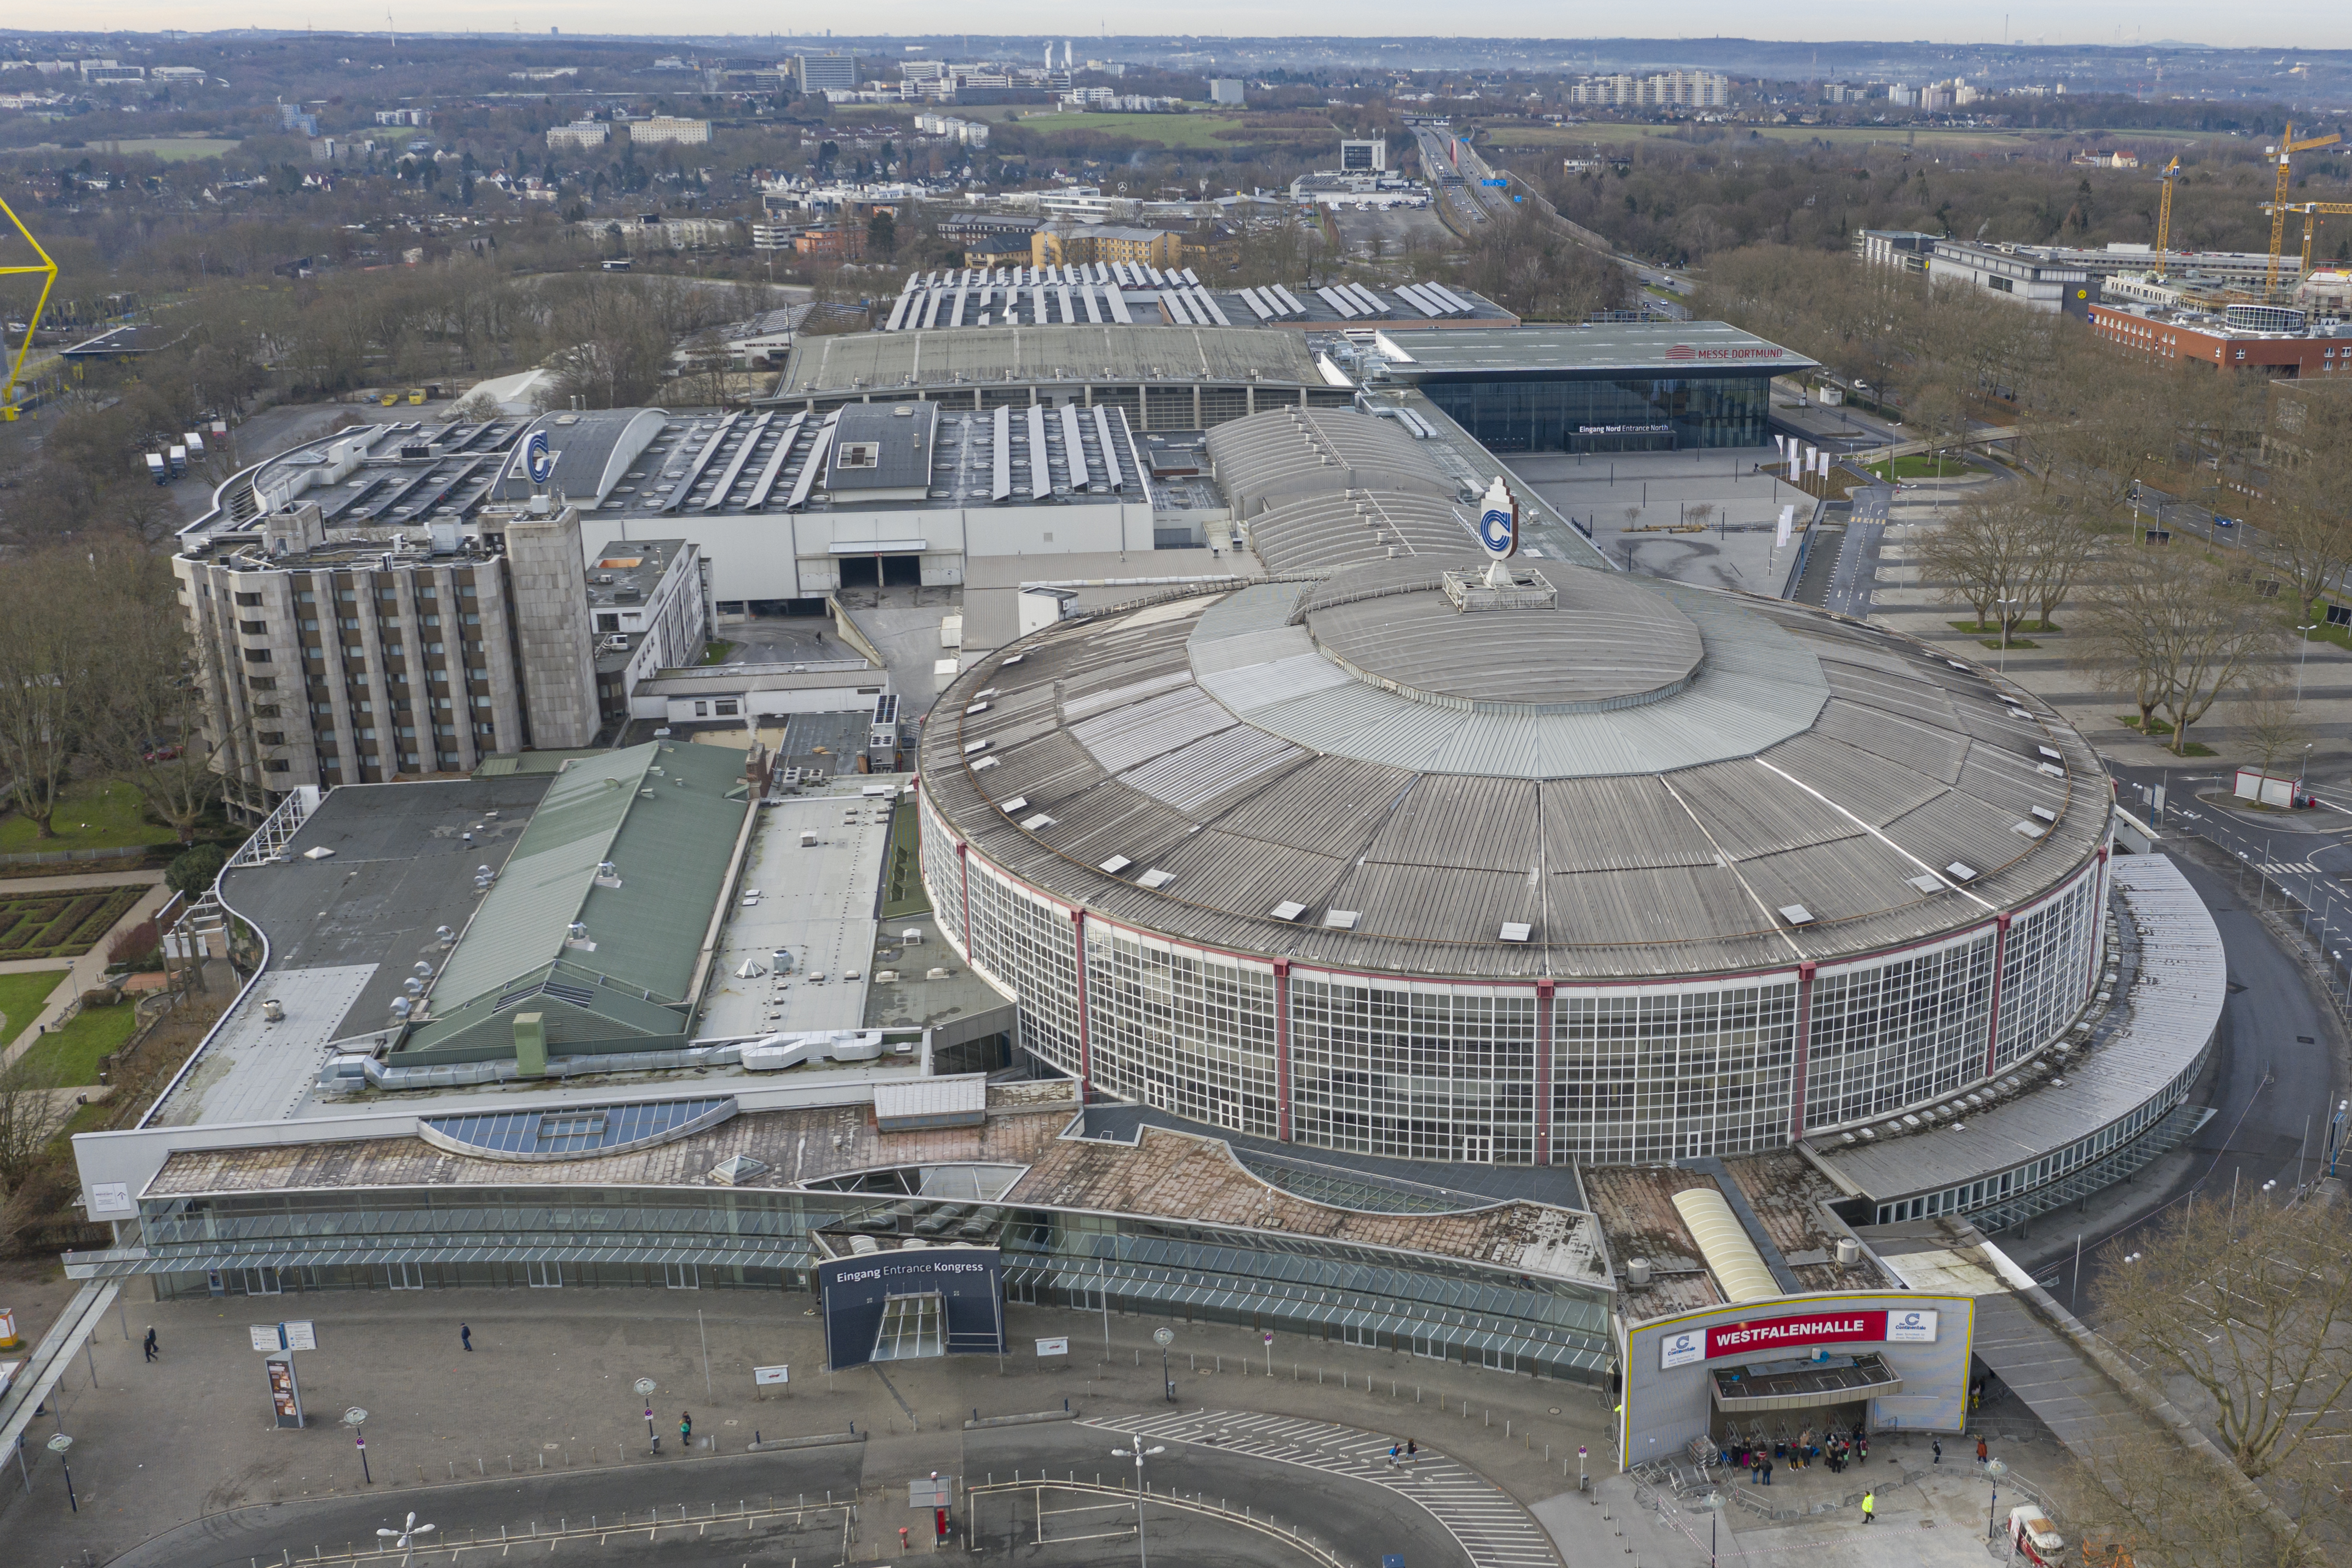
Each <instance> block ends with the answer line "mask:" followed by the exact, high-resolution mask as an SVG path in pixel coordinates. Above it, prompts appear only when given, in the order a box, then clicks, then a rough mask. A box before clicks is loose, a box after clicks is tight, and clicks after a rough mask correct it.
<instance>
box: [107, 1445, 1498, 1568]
mask: <svg viewBox="0 0 2352 1568" xmlns="http://www.w3.org/2000/svg"><path fill="white" fill-rule="evenodd" d="M1120 1440H1121V1439H1120V1437H1119V1435H1118V1434H1117V1433H1113V1432H1105V1431H1102V1430H1099V1429H1097V1428H1094V1427H1075V1426H1066V1425H1061V1424H1058V1423H1056V1424H1051V1425H1042V1426H1037V1427H1016V1428H1007V1429H1003V1430H992V1431H987V1432H980V1433H973V1434H971V1435H969V1436H968V1437H966V1439H965V1444H964V1448H965V1458H964V1479H965V1481H966V1483H967V1484H981V1483H985V1482H987V1481H989V1480H991V1479H994V1480H996V1481H1010V1480H1013V1479H1014V1477H1015V1473H1016V1472H1020V1473H1022V1475H1023V1476H1024V1478H1034V1477H1037V1476H1039V1475H1040V1474H1042V1473H1046V1472H1050V1473H1052V1474H1055V1475H1061V1476H1071V1475H1075V1476H1076V1478H1077V1479H1079V1480H1081V1481H1094V1480H1096V1479H1100V1480H1102V1481H1103V1482H1105V1483H1107V1484H1114V1485H1115V1484H1117V1482H1118V1479H1119V1478H1120V1477H1121V1476H1122V1475H1124V1476H1128V1477H1131V1476H1132V1474H1133V1468H1132V1464H1131V1461H1128V1460H1123V1459H1118V1458H1113V1457H1112V1455H1111V1453H1110V1450H1111V1449H1112V1448H1117V1447H1118V1446H1119V1444H1120ZM1164 1447H1165V1448H1166V1452H1165V1453H1163V1454H1161V1455H1159V1456H1156V1457H1154V1458H1151V1459H1150V1472H1149V1475H1150V1482H1151V1484H1152V1486H1153V1487H1154V1488H1155V1489H1157V1490H1163V1491H1164V1490H1171V1489H1172V1490H1177V1491H1180V1492H1183V1493H1186V1494H1193V1493H1198V1494H1201V1495H1202V1496H1203V1497H1204V1498H1205V1499H1206V1500H1210V1501H1212V1502H1215V1503H1217V1504H1219V1505H1220V1506H1227V1507H1230V1508H1233V1509H1235V1510H1242V1509H1246V1510H1248V1511H1250V1512H1251V1513H1252V1514H1253V1515H1255V1517H1256V1518H1259V1519H1265V1518H1269V1517H1270V1518H1272V1519H1274V1520H1276V1521H1279V1522H1280V1523H1282V1524H1283V1525H1285V1526H1286V1527H1287V1528H1289V1529H1292V1530H1295V1531H1305V1532H1307V1533H1309V1534H1311V1535H1312V1536H1313V1537H1314V1538H1315V1539H1317V1540H1318V1542H1323V1543H1325V1544H1326V1545H1328V1547H1329V1548H1330V1549H1332V1550H1334V1551H1336V1552H1338V1553H1339V1555H1340V1556H1341V1557H1342V1558H1343V1559H1345V1560H1347V1561H1349V1562H1354V1563H1377V1562H1379V1561H1380V1560H1381V1556H1382V1555H1383V1554H1385V1553H1389V1552H1402V1553H1403V1554H1404V1557H1405V1560H1406V1561H1407V1562H1408V1563H1412V1568H1466V1564H1467V1563H1468V1562H1469V1559H1468V1556H1467V1554H1466V1553H1465V1552H1464V1551H1463V1549H1462V1547H1461V1546H1460V1544H1459V1543H1458V1542H1455V1541H1454V1539H1453V1538H1452V1537H1451V1536H1450V1535H1449V1534H1448V1533H1447V1532H1446V1531H1445V1530H1444V1527H1443V1526H1442V1525H1440V1524H1439V1523H1438V1522H1437V1521H1436V1520H1435V1519H1433V1517H1432V1516H1431V1515H1430V1514H1428V1513H1427V1512H1425V1511H1423V1510H1422V1509H1420V1508H1419V1507H1418V1506H1416V1505H1414V1504H1413V1503H1412V1502H1410V1501H1408V1500H1404V1499H1402V1498H1401V1497H1399V1496H1397V1495H1396V1494H1395V1493H1393V1492H1391V1491H1390V1490H1387V1489H1385V1488H1381V1487H1378V1486H1372V1485H1369V1484H1367V1483H1365V1482H1362V1481H1359V1480H1355V1479H1349V1478H1347V1477H1343V1476H1332V1475H1326V1474H1322V1473H1320V1472H1318V1471H1315V1470H1309V1469H1300V1468H1296V1467H1290V1466H1283V1465H1270V1464H1266V1463H1263V1462H1260V1461H1256V1460H1253V1459H1251V1458H1247V1457H1245V1456H1243V1455H1240V1454H1230V1453H1223V1452H1219V1451H1217V1450H1214V1449H1211V1448H1200V1447H1196V1446H1192V1445H1188V1444H1182V1443H1172V1442H1171V1443H1168V1444H1166V1445H1164ZM866 1454H867V1449H866V1445H864V1444H843V1445H839V1446H836V1447H831V1448H807V1449H797V1450H792V1451H788V1452H784V1453H780V1454H756V1455H730V1456H726V1457H723V1458H699V1459H691V1460H684V1461H681V1462H679V1463H677V1464H676V1465H655V1466H636V1467H632V1468H629V1469H604V1470H594V1471H587V1472H573V1473H570V1474H551V1475H548V1476H545V1477H532V1478H530V1479H523V1480H510V1479H493V1480H489V1481H480V1482H474V1483H466V1482H459V1483H457V1484H456V1485H452V1486H433V1487H407V1488H402V1489H400V1490H386V1491H384V1492H382V1493H380V1494H379V1495H376V1496H373V1497H358V1498H351V1497H345V1498H330V1499H319V1500H298V1501H289V1502H285V1503H273V1504H264V1505H257V1506H255V1507H250V1508H243V1509H238V1510H236V1511H231V1512H227V1513H221V1514H215V1515H213V1516H211V1517H210V1518H207V1519H203V1520H199V1521H194V1523H191V1524H188V1525H185V1526H183V1527H182V1528H180V1529H178V1530H174V1531H168V1532H166V1533H164V1534H163V1535H159V1536H156V1537H155V1538H153V1539H152V1540H150V1541H148V1542H144V1543H142V1545H140V1546H137V1547H135V1548H133V1549H132V1550H131V1551H130V1552H125V1553H123V1554H122V1555H121V1557H118V1558H116V1559H115V1560H114V1562H113V1563H112V1564H110V1568H251V1564H253V1563H256V1562H264V1563H267V1562H274V1561H283V1560H284V1557H285V1556H286V1554H289V1553H290V1554H291V1556H292V1557H293V1558H294V1559H295V1560H296V1561H298V1562H299V1561H300V1560H302V1559H305V1558H310V1557H312V1556H313V1555H314V1554H316V1553H320V1552H323V1553H324V1554H325V1557H326V1560H327V1561H328V1562H329V1563H332V1561H333V1560H334V1558H335V1557H336V1556H337V1555H338V1554H339V1553H343V1552H348V1551H349V1550H351V1549H352V1548H354V1547H357V1548H359V1549H361V1550H365V1549H366V1548H368V1547H369V1546H371V1545H373V1543H374V1542H376V1540H377V1537H376V1531H378V1530H380V1529H393V1530H397V1529H400V1528H402V1527H403V1525H404V1523H406V1522H407V1521H408V1517H409V1515H410V1514H411V1512H412V1511H413V1512H414V1514H415V1521H417V1522H420V1523H429V1524H431V1525H433V1526H434V1527H435V1528H434V1531H432V1535H431V1538H430V1541H431V1542H432V1544H431V1545H430V1546H427V1547H421V1548H420V1549H419V1550H417V1551H416V1552H415V1559H414V1561H415V1564H417V1565H418V1568H425V1565H428V1564H440V1563H449V1562H451V1561H453V1560H455V1561H459V1562H465V1561H472V1560H473V1559H474V1557H476V1556H478V1554H479V1552H480V1551H481V1548H480V1547H478V1546H473V1548H472V1550H469V1551H459V1552H454V1553H453V1552H452V1551H451V1548H452V1547H457V1548H461V1549H462V1548H467V1547H468V1546H469V1544H470V1543H475V1542H484V1541H487V1542H489V1543H490V1546H491V1549H493V1550H500V1548H499V1540H500V1536H499V1532H500V1531H501V1530H503V1531H505V1532H506V1538H507V1540H508V1542H512V1541H513V1540H514V1539H515V1538H517V1537H520V1538H521V1539H522V1540H523V1541H525V1542H537V1543H538V1544H537V1545H534V1546H532V1547H530V1548H516V1547H513V1546H511V1545H509V1546H508V1547H507V1548H505V1549H503V1550H504V1551H506V1552H514V1551H519V1550H532V1551H543V1552H555V1551H558V1550H560V1551H561V1552H562V1554H563V1555H564V1556H565V1557H567V1558H574V1557H577V1556H578V1555H579V1554H581V1553H583V1552H584V1553H588V1554H590V1560H591V1561H598V1560H607V1559H608V1560H610V1561H613V1562H615V1563H620V1562H627V1563H649V1562H658V1563H681V1564H692V1565H696V1568H699V1565H701V1564H704V1563H710V1564H719V1563H728V1564H749V1563H763V1564H775V1565H777V1568H783V1565H785V1564H794V1565H797V1564H798V1563H803V1562H805V1563H810V1564H811V1565H812V1568H829V1565H831V1564H835V1563H840V1562H841V1561H843V1544H844V1534H843V1530H844V1524H845V1517H844V1516H845V1508H844V1506H842V1504H841V1503H836V1504H834V1505H832V1506H827V1504H826V1502H825V1495H826V1492H827V1489H831V1490H832V1492H833V1493H834V1494H835V1496H836V1497H837V1498H839V1499H841V1500H843V1502H844V1503H845V1501H846V1500H848V1499H849V1498H850V1497H851V1496H852V1495H854V1494H855V1493H856V1490H857V1488H858V1486H859V1483H860V1480H861V1476H862V1471H863V1470H864V1468H865V1464H866ZM863 1479H865V1480H866V1483H867V1486H868V1490H866V1494H865V1495H866V1506H864V1507H862V1508H861V1509H860V1511H859V1515H860V1516H859V1519H858V1521H857V1522H856V1542H855V1545H856V1553H857V1554H858V1555H860V1556H864V1557H871V1556H872V1555H873V1554H874V1550H875V1548H876V1547H877V1546H880V1547H882V1548H884V1549H885V1552H886V1554H887V1553H889V1552H891V1549H894V1548H895V1546H896V1541H895V1537H896V1535H897V1532H898V1527H899V1526H900V1525H902V1524H903V1525H907V1526H908V1529H909V1531H910V1532H911V1538H912V1540H913V1541H914V1542H917V1543H918V1544H919V1546H921V1547H923V1548H928V1545H929V1542H928V1541H927V1539H926V1534H927V1530H928V1524H929V1516H928V1515H927V1514H923V1513H920V1512H914V1511H908V1509H906V1508H905V1507H904V1506H902V1505H903V1504H904V1502H905V1497H904V1494H903V1491H902V1490H900V1489H901V1488H902V1486H903V1482H904V1480H905V1478H904V1477H901V1476H896V1475H892V1476H880V1477H864V1478H863ZM877 1483H879V1484H882V1485H885V1486H887V1487H888V1488H889V1489H890V1492H889V1497H890V1501H889V1503H888V1505H887V1506H884V1505H877V1504H876V1503H875V1501H874V1492H873V1491H872V1490H871V1488H872V1486H873V1485H874V1484H877ZM1044 1500H1045V1507H1046V1509H1047V1520H1046V1526H1047V1528H1046V1534H1047V1538H1048V1539H1047V1542H1046V1543H1045V1546H1044V1547H1042V1548H1041V1547H1040V1546H1039V1544H1038V1542H1037V1533H1036V1532H1037V1500H1036V1494H1035V1493H1034V1492H1024V1493H1021V1494H1020V1495H1019V1497H1018V1498H1017V1500H1016V1499H1008V1498H1005V1497H1003V1496H1002V1495H1001V1494H1000V1495H998V1496H996V1497H994V1498H992V1499H990V1500H987V1501H984V1502H983V1504H982V1511H981V1514H980V1526H981V1542H982V1547H983V1549H984V1550H987V1551H989V1552H1007V1551H1009V1552H1013V1553H1014V1554H1016V1555H1017V1556H1018V1557H1019V1558H1020V1560H1021V1561H1022V1562H1024V1563H1029V1564H1032V1565H1034V1568H1054V1565H1058V1564H1062V1563H1070V1564H1079V1563H1103V1562H1106V1561H1110V1560H1114V1559H1117V1560H1124V1559H1125V1557H1126V1555H1127V1553H1128V1552H1129V1551H1131V1550H1133V1535H1132V1533H1131V1529H1132V1523H1133V1520H1134V1513H1133V1510H1132V1508H1131V1506H1127V1505H1118V1506H1106V1500H1103V1499H1101V1498H1098V1497H1088V1496H1081V1495H1078V1494H1076V1493H1070V1492H1065V1493H1061V1494H1055V1493H1054V1492H1052V1491H1051V1490H1048V1491H1047V1492H1046V1493H1045V1499H1044ZM747 1503H748V1504H750V1505H751V1508H750V1509H749V1511H748V1517H747V1511H746V1509H745V1505H746V1504H747ZM1148 1528H1149V1530H1150V1538H1149V1539H1150V1551H1151V1555H1152V1558H1153V1559H1154V1560H1155V1561H1156V1562H1158V1563H1160V1564H1162V1565H1163V1568H1244V1565H1246V1568H1273V1565H1276V1564H1288V1563H1294V1562H1303V1561H1304V1558H1303V1557H1302V1556H1301V1555H1300V1554H1299V1553H1298V1552H1296V1550H1295V1549H1293V1548H1290V1547H1288V1546H1286V1545H1285V1544H1284V1543H1283V1542H1280V1541H1279V1540H1278V1539H1276V1538H1275V1537H1272V1536H1268V1535H1265V1534H1261V1533H1258V1532H1256V1531H1252V1530H1251V1529H1249V1528H1247V1527H1246V1526H1244V1525H1227V1524H1224V1523H1223V1522H1222V1521H1214V1520H1206V1521H1204V1520H1201V1519H1198V1518H1180V1517H1177V1516H1176V1515H1174V1513H1173V1512H1172V1511H1171V1516H1170V1517H1169V1518H1167V1519H1165V1520H1162V1519H1161V1518H1160V1517H1159V1516H1158V1515H1153V1516H1151V1518H1150V1520H1149V1521H1148ZM559 1534H560V1536H561V1539H560V1540H556V1539H551V1537H556V1536H558V1535H559ZM1081 1534H1094V1535H1097V1536H1099V1537H1100V1539H1096V1540H1093V1541H1088V1542H1079V1541H1076V1540H1075V1539H1071V1538H1073V1537H1076V1536H1077V1535H1081ZM1057 1537H1058V1538H1061V1543H1060V1544H1055V1538H1057ZM418 1539H419V1540H420V1541H423V1540H425V1538H424V1537H420V1538H418Z"/></svg>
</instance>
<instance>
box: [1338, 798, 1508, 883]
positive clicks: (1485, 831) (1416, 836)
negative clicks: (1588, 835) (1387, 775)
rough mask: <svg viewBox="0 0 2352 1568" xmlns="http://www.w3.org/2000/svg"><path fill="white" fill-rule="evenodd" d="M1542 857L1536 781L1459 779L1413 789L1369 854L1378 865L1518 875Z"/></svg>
mask: <svg viewBox="0 0 2352 1568" xmlns="http://www.w3.org/2000/svg"><path fill="white" fill-rule="evenodd" d="M1542 855H1543V835H1542V833H1541V832H1540V831H1538V828H1537V821H1536V786H1535V785H1534V784H1533V783H1532V782H1530V781H1528V780H1527V779H1475V778H1459V777H1456V778H1445V777H1439V778H1424V779H1422V780H1421V782H1420V783H1418V784H1416V785H1414V786H1413V788H1412V790H1411V791H1410V792H1409V793H1408V794H1407V795H1406V796H1405V798H1404V799H1403V800H1400V801H1399V802H1397V805H1396V808H1395V809H1394V810H1391V811H1390V813H1389V815H1388V821H1387V822H1386V824H1385V825H1384V826H1383V827H1382V828H1381V832H1380V834H1379V836H1378V837H1376V838H1374V839H1373V841H1372V843H1371V847H1370V849H1368V850H1367V851H1365V858H1366V859H1367V860H1370V861H1373V862H1396V863H1398V864H1402V865H1431V866H1453V867H1459V868H1465V869H1472V870H1478V871H1507V872H1514V873H1523V872H1526V871H1528V870H1529V869H1530V868H1532V867H1534V866H1537V865H1538V864H1540V863H1541V860H1542Z"/></svg>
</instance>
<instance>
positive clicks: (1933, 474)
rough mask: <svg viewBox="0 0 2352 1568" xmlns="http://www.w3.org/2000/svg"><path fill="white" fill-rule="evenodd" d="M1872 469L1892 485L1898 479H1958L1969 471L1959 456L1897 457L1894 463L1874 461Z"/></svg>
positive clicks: (1870, 466)
mask: <svg viewBox="0 0 2352 1568" xmlns="http://www.w3.org/2000/svg"><path fill="white" fill-rule="evenodd" d="M1869 468H1870V471H1871V472H1872V473H1873V474H1875V475H1877V476H1879V477H1880V478H1882V479H1884V480H1885V481H1886V482H1887V483H1888V484H1890V485H1892V484H1894V483H1895V481H1896V480H1898V479H1956V478H1958V476H1961V475H1963V474H1965V473H1967V472H1968V471H1969V465H1967V464H1965V463H1963V462H1961V461H1960V460H1959V459H1958V458H1957V457H1897V458H1896V459H1895V461H1894V462H1893V463H1873V464H1871V465H1869Z"/></svg>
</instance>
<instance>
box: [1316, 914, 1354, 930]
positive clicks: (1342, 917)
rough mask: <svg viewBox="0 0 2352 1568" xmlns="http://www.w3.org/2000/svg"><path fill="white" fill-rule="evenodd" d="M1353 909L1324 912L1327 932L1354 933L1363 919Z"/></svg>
mask: <svg viewBox="0 0 2352 1568" xmlns="http://www.w3.org/2000/svg"><path fill="white" fill-rule="evenodd" d="M1361 918H1362V916H1361V915H1359V914H1358V913H1357V912H1356V911H1355V910H1352V909H1327V910H1325V911H1324V912H1323V928H1324V929H1325V930H1327V931H1353V930H1354V929H1355V928H1356V922H1357V921H1358V920H1360V919H1361Z"/></svg>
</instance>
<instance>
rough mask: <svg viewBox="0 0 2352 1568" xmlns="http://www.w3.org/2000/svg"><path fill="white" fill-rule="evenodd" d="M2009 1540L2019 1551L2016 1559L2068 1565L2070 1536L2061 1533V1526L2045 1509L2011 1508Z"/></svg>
mask: <svg viewBox="0 0 2352 1568" xmlns="http://www.w3.org/2000/svg"><path fill="white" fill-rule="evenodd" d="M2009 1540H2010V1544H2011V1546H2012V1547H2014V1548H2015V1550H2016V1556H2015V1561H2017V1562H2020V1563H2040V1564H2042V1565H2043V1568H2065V1564H2066V1562H2067V1556H2066V1538H2065V1537H2064V1536H2063V1535H2061V1534H2059V1533H2058V1527H2057V1526H2056V1525H2054V1524H2053V1523H2051V1522H2050V1520H2049V1517H2048V1516H2047V1515H2046V1514H2044V1513H2043V1512H2042V1510H2041V1509H2039V1508H2035V1507H2031V1506H2029V1507H2025V1508H2012V1509H2011V1510H2010V1511H2009Z"/></svg>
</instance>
